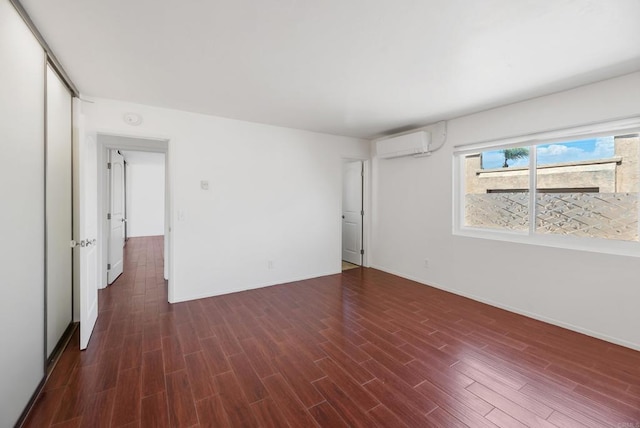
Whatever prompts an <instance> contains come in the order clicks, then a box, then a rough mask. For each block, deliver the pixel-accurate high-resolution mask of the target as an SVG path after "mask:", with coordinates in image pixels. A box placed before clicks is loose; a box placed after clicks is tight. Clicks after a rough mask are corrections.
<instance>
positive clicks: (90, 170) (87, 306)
mask: <svg viewBox="0 0 640 428" xmlns="http://www.w3.org/2000/svg"><path fill="white" fill-rule="evenodd" d="M74 103H75V108H76V112H77V113H76V115H75V118H74V124H75V127H74V139H73V141H74V154H75V156H76V161H75V162H74V165H76V171H75V174H74V190H75V195H74V197H75V198H76V201H77V203H75V204H74V207H75V208H76V218H77V219H78V221H77V222H76V223H75V224H77V229H76V231H75V236H76V241H77V242H78V243H79V244H80V245H79V246H77V247H76V249H75V251H76V252H75V257H76V259H75V260H76V262H77V266H78V272H77V276H78V279H79V281H78V282H79V287H78V291H79V293H78V294H79V306H80V311H79V318H80V349H86V347H87V345H88V344H89V339H90V338H91V333H92V332H93V327H94V326H95V324H96V320H97V319H98V273H99V272H98V251H97V246H96V236H98V169H97V168H98V159H97V147H96V135H95V134H87V135H84V125H83V122H84V120H83V117H82V115H80V114H79V109H80V107H79V104H80V101H78V100H76V101H74Z"/></svg>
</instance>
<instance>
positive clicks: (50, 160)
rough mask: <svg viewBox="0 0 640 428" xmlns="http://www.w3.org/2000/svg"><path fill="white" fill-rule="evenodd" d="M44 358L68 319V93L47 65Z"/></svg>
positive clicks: (70, 296)
mask: <svg viewBox="0 0 640 428" xmlns="http://www.w3.org/2000/svg"><path fill="white" fill-rule="evenodd" d="M46 124H47V152H46V162H47V173H46V174H47V182H46V183H47V188H46V193H47V199H46V209H47V357H51V354H52V352H53V351H54V349H55V347H56V345H57V344H58V342H59V341H60V338H61V337H62V335H63V334H64V332H65V330H66V329H67V327H69V324H71V319H72V300H73V294H72V276H73V274H72V250H71V247H70V246H69V242H70V241H71V237H72V230H71V228H72V206H71V204H72V188H71V93H70V92H69V90H68V89H67V87H66V86H65V85H64V84H63V83H62V81H61V80H60V78H59V77H58V75H57V73H56V72H55V71H54V70H52V69H51V67H47V120H46Z"/></svg>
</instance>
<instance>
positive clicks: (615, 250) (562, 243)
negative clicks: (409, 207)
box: [453, 227, 640, 257]
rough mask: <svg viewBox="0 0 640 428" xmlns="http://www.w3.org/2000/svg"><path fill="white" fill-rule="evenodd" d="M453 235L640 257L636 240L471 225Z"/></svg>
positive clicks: (455, 231)
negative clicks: (494, 228) (548, 233)
mask: <svg viewBox="0 0 640 428" xmlns="http://www.w3.org/2000/svg"><path fill="white" fill-rule="evenodd" d="M453 235H454V236H461V237H466V238H479V239H489V240H493V241H504V242H513V243H517V244H526V245H538V246H543V247H552V248H562V249H565V250H574V251H588V252H592V253H601V254H613V255H619V256H628V257H640V242H636V241H615V240H609V239H597V238H575V237H571V236H566V235H529V233H528V232H517V231H507V230H491V229H480V228H472V227H460V228H456V229H454V231H453Z"/></svg>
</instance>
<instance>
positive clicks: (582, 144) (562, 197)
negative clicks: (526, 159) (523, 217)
mask: <svg viewBox="0 0 640 428" xmlns="http://www.w3.org/2000/svg"><path fill="white" fill-rule="evenodd" d="M638 140H639V139H638V135H637V134H636V135H621V136H609V137H604V138H593V139H588V140H580V141H570V142H563V143H553V144H544V145H539V146H537V147H536V148H535V149H536V158H537V168H536V178H537V180H536V181H537V192H536V229H535V231H536V233H539V234H556V235H571V236H578V237H591V238H601V239H613V240H625V241H638V190H639V189H638V186H639V183H640V181H639V179H638V171H639V164H638V153H639V147H640V144H639V141H638Z"/></svg>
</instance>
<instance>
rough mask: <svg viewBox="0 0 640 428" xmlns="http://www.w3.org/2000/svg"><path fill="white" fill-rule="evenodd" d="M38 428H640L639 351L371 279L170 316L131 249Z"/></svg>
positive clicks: (150, 249) (152, 275) (277, 292)
mask: <svg viewBox="0 0 640 428" xmlns="http://www.w3.org/2000/svg"><path fill="white" fill-rule="evenodd" d="M125 257H126V260H125V272H124V274H123V275H122V276H121V277H120V278H119V279H118V280H117V281H116V282H115V283H114V284H113V285H112V286H110V287H109V288H107V289H105V290H101V291H100V295H99V299H100V314H99V318H98V322H97V325H96V328H95V332H94V334H93V337H92V339H91V342H90V344H89V348H88V349H87V350H86V351H83V352H80V351H78V349H77V348H78V338H77V335H76V337H74V339H73V340H72V341H71V343H70V345H69V346H68V347H67V349H66V350H65V352H64V354H63V356H62V358H61V360H60V361H59V363H58V365H57V366H56V368H55V369H54V371H53V373H52V375H51V377H50V378H49V379H48V381H47V383H46V385H45V388H44V391H43V393H42V394H41V396H40V397H39V398H38V400H37V402H36V404H35V407H34V408H33V410H32V411H31V413H30V415H29V417H28V418H27V421H26V422H25V425H24V426H27V427H48V426H56V427H84V426H87V427H102V426H104V427H109V426H111V427H121V426H122V427H125V426H126V427H169V426H173V427H190V426H200V427H226V426H232V427H253V426H256V427H257V426H260V427H287V426H290V427H305V426H310V427H313V426H321V427H341V426H353V427H373V426H388V427H403V426H409V427H423V426H426V427H429V426H434V427H436V426H442V427H460V426H469V427H495V426H500V427H522V426H528V427H579V426H586V427H607V426H611V427H625V428H629V427H631V428H639V427H640V352H636V351H632V350H629V349H626V348H622V347H619V346H615V345H612V344H609V343H606V342H603V341H600V340H597V339H593V338H590V337H587V336H584V335H581V334H578V333H574V332H570V331H567V330H564V329H562V328H559V327H555V326H552V325H549V324H545V323H542V322H539V321H535V320H532V319H529V318H525V317H522V316H519V315H515V314H512V313H509V312H506V311H503V310H500V309H496V308H493V307H490V306H487V305H484V304H481V303H477V302H474V301H472V300H469V299H465V298H462V297H459V296H455V295H452V294H449V293H446V292H443V291H439V290H437V289H434V288H431V287H427V286H424V285H419V284H416V283H414V282H412V281H408V280H405V279H402V278H398V277H396V276H393V275H389V274H386V273H383V272H380V271H376V270H373V269H363V268H359V269H353V270H348V271H345V272H343V273H342V274H339V275H332V276H327V277H323V278H317V279H311V280H307V281H300V282H296V283H291V284H284V285H278V286H274V287H268V288H263V289H258V290H253V291H246V292H242V293H235V294H230V295H226V296H220V297H214V298H208V299H202V300H197V301H192V302H186V303H179V304H175V305H170V304H168V303H167V290H166V283H165V281H164V280H163V279H162V271H163V269H162V238H161V237H151V238H132V239H130V240H129V241H128V243H127V246H126V249H125Z"/></svg>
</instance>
